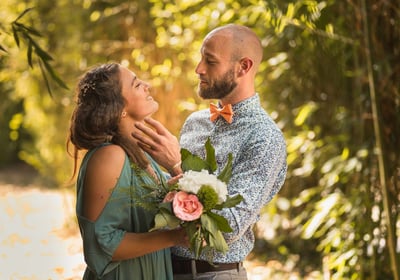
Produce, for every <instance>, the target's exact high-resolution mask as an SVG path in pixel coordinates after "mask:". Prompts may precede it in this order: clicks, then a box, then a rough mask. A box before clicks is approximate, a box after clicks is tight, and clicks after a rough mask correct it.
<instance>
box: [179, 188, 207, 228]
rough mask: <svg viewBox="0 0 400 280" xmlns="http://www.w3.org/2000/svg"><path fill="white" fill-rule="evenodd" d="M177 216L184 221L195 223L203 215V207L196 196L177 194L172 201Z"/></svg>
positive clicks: (183, 193) (184, 193) (182, 192)
mask: <svg viewBox="0 0 400 280" xmlns="http://www.w3.org/2000/svg"><path fill="white" fill-rule="evenodd" d="M172 207H173V209H174V213H175V216H176V217H177V218H179V219H181V220H182V221H194V220H196V219H198V218H200V216H201V214H202V213H203V205H202V204H201V203H200V201H199V199H198V198H197V196H196V195H194V194H188V193H186V192H184V191H180V192H177V193H176V194H175V196H174V200H173V201H172Z"/></svg>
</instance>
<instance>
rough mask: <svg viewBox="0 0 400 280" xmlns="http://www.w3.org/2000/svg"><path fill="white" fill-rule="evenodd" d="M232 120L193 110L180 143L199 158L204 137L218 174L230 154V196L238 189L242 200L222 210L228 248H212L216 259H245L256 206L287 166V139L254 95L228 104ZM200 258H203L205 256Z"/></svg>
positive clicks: (180, 252)
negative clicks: (223, 250)
mask: <svg viewBox="0 0 400 280" xmlns="http://www.w3.org/2000/svg"><path fill="white" fill-rule="evenodd" d="M232 109H233V112H234V115H233V122H232V123H231V124H229V123H227V122H226V121H225V120H224V119H223V118H222V117H219V118H218V119H217V120H216V121H215V122H211V121H210V111H209V110H208V109H206V110H201V111H197V112H194V113H193V114H191V115H190V116H189V117H188V119H187V120H186V122H185V123H184V125H183V127H182V130H181V136H180V144H181V147H182V148H185V149H187V150H189V151H190V152H192V153H193V154H196V155H198V156H200V157H202V158H205V148H204V144H205V143H206V140H207V138H208V137H209V138H210V140H211V143H212V145H213V146H214V148H215V154H216V160H217V164H218V169H217V174H218V173H219V172H221V171H222V169H223V167H224V166H225V164H226V162H227V160H228V154H229V153H232V155H233V162H232V177H231V179H230V181H229V184H228V194H229V196H234V195H236V194H241V195H242V196H243V198H244V199H243V201H242V202H241V203H240V204H238V205H237V206H236V207H233V208H226V209H223V210H222V211H221V212H219V214H222V215H223V216H224V217H225V218H227V219H228V222H229V223H230V226H231V227H232V229H233V232H231V233H227V234H224V237H225V239H226V242H227V244H228V246H229V251H228V252H227V253H226V254H221V253H219V252H216V253H215V254H214V258H213V261H214V262H215V263H233V262H240V261H243V260H245V258H246V256H247V255H248V254H249V253H250V251H251V250H252V249H253V246H254V234H253V231H252V227H253V225H254V224H255V223H256V222H257V221H258V220H259V217H260V210H261V208H262V207H263V206H264V205H265V204H267V203H268V202H269V201H270V200H271V199H272V198H273V196H274V195H275V194H276V193H277V192H278V191H279V190H280V188H281V187H282V185H283V183H284V180H285V177H286V170H287V163H286V143H285V139H284V138H283V135H282V132H281V131H280V129H279V128H278V127H277V125H276V124H275V122H274V121H273V120H272V119H271V117H270V116H269V115H268V114H267V113H266V112H265V110H264V109H263V108H262V107H261V104H260V99H259V96H258V94H255V95H254V96H252V97H250V98H248V99H246V100H243V101H242V102H239V103H237V104H235V105H233V106H232ZM172 252H173V254H175V255H177V256H181V257H186V258H193V255H192V254H191V253H190V251H189V250H188V249H186V248H182V247H174V248H172ZM201 259H204V260H206V259H207V258H206V257H205V256H201Z"/></svg>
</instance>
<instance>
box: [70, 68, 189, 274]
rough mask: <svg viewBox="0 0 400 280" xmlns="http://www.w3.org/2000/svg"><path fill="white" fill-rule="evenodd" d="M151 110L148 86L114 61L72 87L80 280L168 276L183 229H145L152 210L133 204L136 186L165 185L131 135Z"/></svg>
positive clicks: (184, 242) (153, 107) (155, 105)
mask: <svg viewBox="0 0 400 280" xmlns="http://www.w3.org/2000/svg"><path fill="white" fill-rule="evenodd" d="M157 110H158V103H157V102H155V101H154V99H153V98H152V97H151V95H150V92H149V85H148V84H147V83H145V82H143V81H142V80H140V79H139V78H138V77H137V76H136V75H135V74H134V73H133V72H131V71H129V70H128V69H127V68H125V67H122V66H121V65H119V64H116V63H109V64H104V65H101V66H99V67H95V68H93V69H92V70H90V71H88V72H87V73H86V74H85V75H84V76H83V77H82V79H81V80H80V81H79V83H78V87H77V105H76V108H75V110H74V112H73V114H72V118H71V127H70V137H69V142H70V143H72V144H73V146H74V176H75V174H76V171H77V162H78V152H79V150H86V151H87V153H86V154H85V156H84V158H83V160H82V163H81V166H80V169H79V174H78V178H77V205H76V213H77V217H78V223H79V227H80V231H81V235H82V239H83V249H84V256H85V261H86V263H87V269H86V271H85V274H84V277H83V279H146V280H148V279H172V278H173V276H172V268H171V259H170V252H169V247H172V246H175V245H184V246H187V238H186V236H185V232H184V230H183V229H177V230H165V231H152V232H149V229H150V228H151V225H152V222H153V219H154V214H155V213H152V212H151V211H149V210H145V209H143V208H141V207H139V206H138V205H137V202H138V201H137V198H138V197H140V196H142V195H145V194H146V193H147V192H148V189H147V188H144V187H143V186H145V185H153V186H155V185H154V184H159V183H160V182H161V181H162V180H165V178H164V177H163V176H164V175H163V173H162V171H161V170H160V168H159V166H157V164H156V163H155V162H154V161H153V160H152V159H151V158H150V157H149V156H148V155H146V154H145V153H144V152H143V150H142V149H141V148H140V147H139V146H138V145H137V142H136V140H134V138H133V137H132V133H134V132H137V131H136V128H135V123H138V122H144V119H145V118H146V117H148V116H150V115H151V114H153V113H154V112H156V111H157ZM170 136H171V137H174V136H172V135H170ZM177 154H178V155H179V153H177ZM176 162H180V159H179V158H177V159H176ZM165 167H166V168H167V169H168V170H170V169H172V170H171V175H177V174H174V173H179V171H180V167H179V164H177V165H174V166H172V167H171V166H170V167H168V166H165Z"/></svg>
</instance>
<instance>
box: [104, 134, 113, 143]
mask: <svg viewBox="0 0 400 280" xmlns="http://www.w3.org/2000/svg"><path fill="white" fill-rule="evenodd" d="M112 139H113V136H112V135H106V141H105V142H106V143H110V142H111V141H112Z"/></svg>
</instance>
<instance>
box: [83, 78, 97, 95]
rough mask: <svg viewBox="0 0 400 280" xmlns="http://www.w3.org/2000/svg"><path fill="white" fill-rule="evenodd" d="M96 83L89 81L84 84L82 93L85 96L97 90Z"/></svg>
mask: <svg viewBox="0 0 400 280" xmlns="http://www.w3.org/2000/svg"><path fill="white" fill-rule="evenodd" d="M95 89H96V83H95V82H93V81H89V82H86V83H84V84H83V86H82V93H83V94H84V95H85V94H86V93H87V92H88V91H89V90H95Z"/></svg>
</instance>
